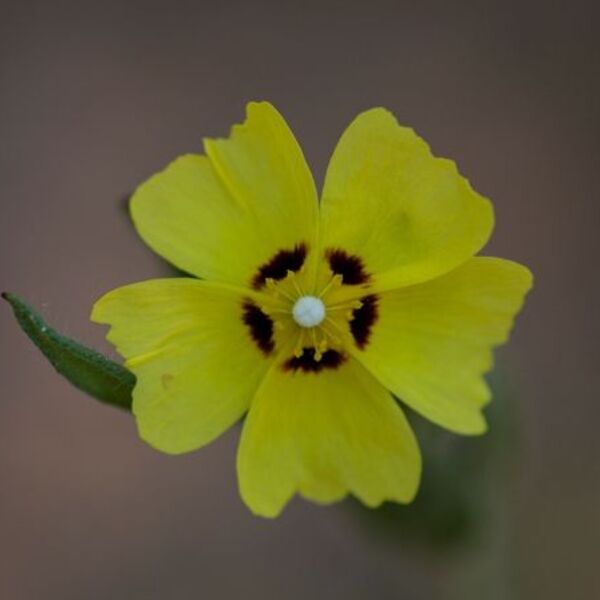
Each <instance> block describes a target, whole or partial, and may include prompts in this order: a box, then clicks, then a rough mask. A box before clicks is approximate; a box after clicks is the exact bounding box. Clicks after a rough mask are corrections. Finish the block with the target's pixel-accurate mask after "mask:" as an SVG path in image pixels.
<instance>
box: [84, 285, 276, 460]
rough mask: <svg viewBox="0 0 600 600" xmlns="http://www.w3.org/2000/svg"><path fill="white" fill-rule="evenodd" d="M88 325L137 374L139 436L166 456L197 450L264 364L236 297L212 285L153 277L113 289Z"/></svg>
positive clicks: (250, 389) (237, 411)
mask: <svg viewBox="0 0 600 600" xmlns="http://www.w3.org/2000/svg"><path fill="white" fill-rule="evenodd" d="M92 320H94V321H96V322H99V323H108V324H109V325H110V326H111V329H110V331H109V333H108V336H107V337H108V339H109V340H110V341H111V342H113V343H114V344H115V346H116V347H117V350H118V351H119V353H120V354H121V355H122V356H124V357H125V358H126V363H125V364H126V365H127V366H128V367H129V368H130V369H131V370H132V371H133V373H134V374H135V375H136V377H137V383H136V386H135V389H134V391H133V412H134V414H135V416H136V419H137V424H138V428H139V432H140V436H141V437H142V438H143V439H144V440H146V441H147V442H148V443H149V444H150V445H152V446H154V447H156V448H158V449H159V450H162V451H164V452H169V453H174V454H175V453H181V452H187V451H190V450H194V449H196V448H199V447H201V446H203V445H205V444H207V443H209V442H210V441H211V440H213V439H214V438H215V437H217V436H218V435H220V434H221V433H222V432H223V431H225V430H226V429H228V428H229V427H230V426H231V425H232V424H233V423H234V422H235V421H237V420H238V419H239V418H240V417H241V416H242V415H243V414H244V412H245V411H246V410H247V408H248V405H249V403H250V400H251V399H252V396H253V394H254V392H255V391H256V389H257V387H258V385H259V382H260V380H261V378H262V377H263V376H264V374H265V372H266V371H267V370H268V366H269V364H270V361H269V359H268V357H266V356H265V355H264V353H262V352H261V351H260V349H259V348H258V347H257V345H256V344H255V343H254V342H253V340H252V339H251V336H250V334H249V332H248V330H247V327H246V326H245V325H244V322H243V299H242V298H240V296H239V295H238V294H236V293H234V292H232V291H230V290H228V289H226V288H224V287H222V286H219V285H217V284H209V283H207V282H203V281H198V280H195V279H159V280H153V281H145V282H141V283H135V284H132V285H128V286H125V287H122V288H118V289H116V290H113V291H111V292H109V293H108V294H106V295H105V296H103V297H102V298H101V299H100V300H98V302H96V304H95V306H94V309H93V312H92Z"/></svg>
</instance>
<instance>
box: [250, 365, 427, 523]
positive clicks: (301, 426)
mask: <svg viewBox="0 0 600 600" xmlns="http://www.w3.org/2000/svg"><path fill="white" fill-rule="evenodd" d="M420 471H421V459H420V454H419V449H418V446H417V443H416V441H415V438H414V436H413V433H412V431H411V429H410V427H409V425H408V423H407V422H406V419H405V417H404V415H403V413H402V412H401V410H400V407H399V406H398V405H397V403H396V402H395V401H394V400H393V399H392V397H391V396H390V394H389V392H387V391H386V390H385V388H383V386H381V385H380V384H379V383H378V382H377V381H376V380H375V379H374V378H373V377H372V376H371V375H369V373H367V371H365V370H364V369H363V368H362V367H361V366H360V365H359V364H358V363H356V362H355V361H352V360H350V361H349V362H346V363H344V364H343V365H341V366H340V367H339V368H338V369H337V370H323V371H321V372H319V373H304V372H301V371H297V372H295V373H291V372H289V371H288V372H285V371H283V370H282V369H281V367H280V366H274V367H273V369H272V370H271V371H270V372H269V374H268V375H267V377H266V379H265V381H263V383H262V385H261V387H260V388H259V391H258V392H257V394H256V397H255V398H254V400H253V402H252V406H251V408H250V412H249V414H248V417H247V419H246V422H245V424H244V429H243V432H242V438H241V441H240V447H239V451H238V479H239V485H240V493H241V495H242V498H243V499H244V501H245V502H246V504H247V505H248V506H249V507H250V509H251V510H252V511H253V512H255V513H256V514H258V515H261V516H265V517H274V516H276V515H278V514H279V512H280V511H281V510H282V508H283V507H284V505H285V504H286V503H287V502H288V500H289V499H290V498H291V497H292V495H293V494H294V493H295V492H299V493H300V494H302V495H303V496H304V497H306V498H308V499H311V500H314V501H316V502H320V503H330V502H335V501H337V500H340V499H341V498H342V497H343V496H344V495H345V494H346V493H348V492H351V493H352V494H354V495H355V496H356V497H358V498H359V499H360V500H361V501H362V502H364V503H365V504H367V505H368V506H377V505H378V504H380V503H381V502H382V501H384V500H394V501H397V502H410V501H411V500H412V498H413V497H414V495H415V493H416V489H417V486H418V483H419V477H420Z"/></svg>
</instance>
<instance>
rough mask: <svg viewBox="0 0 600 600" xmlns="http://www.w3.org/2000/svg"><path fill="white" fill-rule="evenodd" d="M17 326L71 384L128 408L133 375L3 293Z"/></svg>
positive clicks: (99, 397)
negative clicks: (64, 334)
mask: <svg viewBox="0 0 600 600" xmlns="http://www.w3.org/2000/svg"><path fill="white" fill-rule="evenodd" d="M2 297H3V298H4V299H5V300H6V301H7V302H8V303H9V304H10V305H11V306H12V309H13V311H14V313H15V317H16V319H17V321H18V323H19V325H20V326H21V329H22V330H23V331H24V332H25V333H26V334H27V335H28V336H29V339H30V340H31V341H32V342H33V343H34V344H35V345H36V346H37V347H38V348H39V349H40V350H41V351H42V352H43V353H44V356H46V358H47V359H48V360H49V361H50V362H51V363H52V366H53V367H54V368H55V369H56V370H57V371H58V372H59V373H60V374H61V375H62V376H63V377H65V378H66V379H68V380H69V381H70V382H71V383H72V384H73V385H74V386H75V387H77V388H79V389H80V390H82V391H83V392H85V393H86V394H89V395H90V396H92V397H93V398H96V400H100V401H101V402H105V403H106V404H111V405H112V406H117V407H119V408H123V409H125V410H131V392H132V390H133V386H134V385H135V375H134V374H133V373H132V372H131V371H129V370H127V369H126V368H125V367H123V366H122V365H120V364H118V363H116V362H114V361H112V360H110V359H108V358H107V357H106V356H104V355H103V354H100V353H99V352H96V351H95V350H92V349H91V348H87V347H85V346H83V345H82V344H80V343H79V342H76V341H75V340H72V339H70V338H68V337H65V336H63V335H60V334H59V333H57V332H56V331H55V330H54V329H52V328H51V327H50V326H49V325H48V324H47V323H46V322H45V321H44V319H42V317H41V316H40V315H39V314H38V313H37V312H35V311H34V310H33V309H32V308H31V307H30V306H29V305H28V304H27V303H25V302H24V301H23V300H21V299H20V298H19V297H18V296H15V295H14V294H9V293H6V292H5V293H3V294H2Z"/></svg>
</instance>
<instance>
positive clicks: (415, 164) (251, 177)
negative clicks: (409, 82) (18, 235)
mask: <svg viewBox="0 0 600 600" xmlns="http://www.w3.org/2000/svg"><path fill="white" fill-rule="evenodd" d="M204 148H205V155H187V156H182V157H180V158H178V159H177V160H175V161H174V162H173V163H172V164H170V165H169V166H168V167H167V168H166V169H165V170H164V171H163V172H161V173H159V174H157V175H155V176H153V177H151V178H150V179H149V180H148V181H147V182H145V183H144V184H142V185H141V186H140V187H139V189H138V190H137V191H136V193H135V194H134V196H133V198H132V201H131V214H132V217H133V221H134V223H135V226H136V228H137V230H138V232H139V234H140V235H141V236H142V238H143V239H144V240H145V241H146V243H147V244H149V245H150V246H151V247H152V248H153V249H154V250H155V251H156V252H157V253H158V254H160V255H161V256H163V257H165V258H166V259H167V260H169V261H170V262H171V263H173V264H174V265H176V266H177V267H179V268H180V269H182V270H184V271H186V272H188V273H191V274H193V275H195V276H197V277H198V278H201V279H194V278H173V279H158V280H153V281H145V282H141V283H135V284H132V285H128V286H125V287H122V288H119V289H116V290H113V291H112V292H109V293H108V294H106V295H105V296H104V297H103V298H101V299H100V300H99V301H98V302H97V303H96V305H95V306H94V310H93V313H92V319H93V320H94V321H96V322H99V323H108V324H110V325H111V329H110V332H109V334H108V339H109V340H110V341H111V342H113V343H114V344H115V345H116V347H117V350H118V351H119V353H120V354H121V355H123V356H124V357H125V359H126V365H127V366H128V367H129V368H130V369H131V370H132V371H133V372H134V373H135V375H136V377H137V384H136V386H135V390H134V393H133V411H134V413H135V416H136V419H137V424H138V427H139V432H140V435H141V437H142V438H143V439H144V440H146V441H147V442H148V443H149V444H151V445H152V446H154V447H155V448H158V449H159V450H162V451H164V452H169V453H173V454H177V453H182V452H189V451H191V450H195V449H197V448H200V447H201V446H204V445H206V444H208V443H209V442H210V441H212V440H213V439H215V438H216V437H217V436H218V435H220V434H221V433H223V432H224V431H225V430H226V429H227V428H229V427H230V426H231V425H232V424H233V423H235V422H236V421H237V420H239V419H240V418H241V417H242V416H243V415H244V414H245V413H246V412H248V415H247V418H246V421H245V423H244V426H243V432H242V435H241V441H240V445H239V450H238V457H237V471H238V480H239V487H240V493H241V496H242V498H243V499H244V501H245V502H246V504H247V505H248V506H249V507H250V509H251V510H252V511H253V512H255V513H256V514H259V515H263V516H268V517H273V516H276V515H277V514H279V513H280V512H281V510H282V508H283V507H284V505H285V504H286V503H287V502H288V501H289V500H290V498H291V497H292V496H293V495H294V493H296V492H298V493H300V494H301V495H302V496H304V497H305V498H308V499H310V500H314V501H316V502H319V503H331V502H335V501H337V500H340V499H341V498H343V497H344V496H345V495H346V494H347V493H352V494H353V495H355V496H356V497H357V498H359V499H360V500H361V501H362V502H363V503H365V504H366V505H368V506H377V505H378V504H380V503H381V502H382V501H384V500H392V501H396V502H410V501H411V500H412V498H413V497H414V495H415V493H416V490H417V488H418V484H419V478H420V471H421V460H420V454H419V448H418V446H417V443H416V441H415V438H414V435H413V433H412V431H411V429H410V427H409V425H408V423H407V421H406V418H405V417H404V414H403V412H402V410H401V408H400V406H399V404H398V403H397V402H396V400H395V399H394V397H393V396H392V394H393V395H394V396H396V397H397V398H399V399H400V400H401V401H402V402H404V403H405V404H407V405H409V406H410V407H411V408H412V409H414V410H415V411H417V412H419V413H420V414H422V415H423V416H425V417H427V418H428V419H430V420H431V421H433V422H435V423H437V424H439V425H441V426H442V427H445V428H447V429H450V430H452V431H455V432H457V433H462V434H479V433H482V432H484V431H485V428H486V423H485V419H484V417H483V415H482V412H481V411H482V408H483V407H484V406H485V404H486V403H487V402H488V401H489V400H490V391H489V389H488V386H487V384H486V382H485V380H484V379H483V376H482V375H483V373H485V372H486V371H488V370H489V369H490V368H491V366H492V352H491V351H492V348H493V347H494V346H497V345H498V344H501V343H503V342H505V341H506V339H507V336H508V332H509V330H510V328H511V325H512V322H513V318H514V315H515V314H516V313H517V312H518V310H519V309H520V307H521V305H522V303H523V298H524V295H525V293H526V292H527V290H528V289H529V288H530V286H531V274H530V272H529V271H528V270H527V269H526V268H525V267H523V266H521V265H519V264H516V263H514V262H510V261H507V260H502V259H498V258H487V257H485V258H484V257H474V255H475V254H476V253H477V252H478V251H479V250H480V249H481V247H482V246H483V245H484V244H485V243H486V241H487V240H488V238H489V236H490V233H491V231H492V228H493V223H494V217H493V211H492V206H491V204H490V202H489V201H488V200H486V199H485V198H483V197H482V196H480V195H479V194H477V193H476V192H475V191H474V190H473V189H472V188H471V186H470V185H469V183H468V182H467V180H465V179H464V178H463V177H461V176H460V174H459V173H458V172H457V170H456V166H455V164H454V163H453V162H451V161H449V160H445V159H440V158H436V157H434V156H432V154H431V152H430V150H429V148H428V146H427V144H426V143H425V142H424V141H423V140H422V139H421V138H419V137H418V136H417V135H416V134H415V133H414V132H413V131H412V130H411V129H407V128H405V127H400V126H399V125H398V124H397V122H396V120H395V119H394V117H393V116H392V115H391V114H390V113H389V112H387V111H385V110H384V109H381V108H375V109H373V110H369V111H367V112H364V113H362V114H360V115H359V116H358V117H357V118H356V119H355V120H354V121H353V122H352V123H351V125H350V126H349V127H348V129H347V130H346V132H345V133H344V135H343V136H342V138H341V140H340V141H339V143H338V146H337V148H336V150H335V152H334V155H333V157H332V159H331V162H330V164H329V168H328V170H327V176H326V179H325V184H324V188H323V192H322V195H321V200H320V202H319V200H318V197H317V191H316V189H315V184H314V181H313V179H312V176H311V173H310V171H309V169H308V166H307V165H306V162H305V160H304V156H303V154H302V151H301V150H300V147H299V146H298V144H297V142H296V140H295V138H294V136H293V134H292V133H291V131H290V130H289V128H288V127H287V125H286V123H285V121H284V120H283V118H282V117H281V115H280V114H279V113H278V112H277V111H276V110H275V108H273V106H271V105H270V104H268V103H266V102H261V103H250V104H249V105H248V108H247V119H246V121H245V123H244V124H242V125H237V126H235V127H234V128H233V130H232V132H231V136H230V138H229V139H218V140H205V142H204Z"/></svg>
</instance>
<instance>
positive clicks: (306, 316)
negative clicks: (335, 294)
mask: <svg viewBox="0 0 600 600" xmlns="http://www.w3.org/2000/svg"><path fill="white" fill-rule="evenodd" d="M292 315H293V316H294V321H296V323H298V325H300V326H302V327H315V326H316V325H318V324H319V323H320V322H321V321H322V320H323V319H324V318H325V305H324V304H323V301H322V300H321V299H320V298H316V297H315V296H302V297H301V298H298V300H297V301H296V304H294V308H293V309H292Z"/></svg>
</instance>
